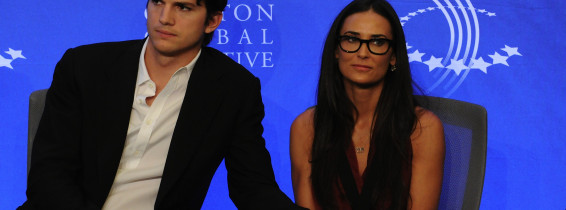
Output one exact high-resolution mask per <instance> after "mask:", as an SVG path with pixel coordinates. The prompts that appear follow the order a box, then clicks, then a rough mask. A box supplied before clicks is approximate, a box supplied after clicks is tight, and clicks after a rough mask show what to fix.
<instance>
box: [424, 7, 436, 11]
mask: <svg viewBox="0 0 566 210" xmlns="http://www.w3.org/2000/svg"><path fill="white" fill-rule="evenodd" d="M426 9H428V11H432V10H434V7H428V8H426Z"/></svg>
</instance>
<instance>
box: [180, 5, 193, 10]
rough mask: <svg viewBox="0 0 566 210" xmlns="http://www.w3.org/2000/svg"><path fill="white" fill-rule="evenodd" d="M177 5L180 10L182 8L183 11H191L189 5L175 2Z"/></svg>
mask: <svg viewBox="0 0 566 210" xmlns="http://www.w3.org/2000/svg"><path fill="white" fill-rule="evenodd" d="M177 7H178V8H179V9H180V10H183V11H191V10H192V8H191V7H188V6H186V5H184V4H177Z"/></svg>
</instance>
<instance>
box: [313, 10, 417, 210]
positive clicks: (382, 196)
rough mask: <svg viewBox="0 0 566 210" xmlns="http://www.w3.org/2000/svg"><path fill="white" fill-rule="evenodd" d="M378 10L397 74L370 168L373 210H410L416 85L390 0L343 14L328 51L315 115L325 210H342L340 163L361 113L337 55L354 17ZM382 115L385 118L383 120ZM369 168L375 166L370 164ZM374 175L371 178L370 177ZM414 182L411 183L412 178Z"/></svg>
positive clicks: (317, 191)
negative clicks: (384, 21)
mask: <svg viewBox="0 0 566 210" xmlns="http://www.w3.org/2000/svg"><path fill="white" fill-rule="evenodd" d="M368 10H372V11H374V12H375V13H377V14H379V15H381V16H383V17H385V18H386V19H387V20H388V22H389V23H390V25H391V30H392V34H393V42H392V50H393V53H394V54H393V56H396V67H397V69H396V70H395V71H394V72H391V71H388V72H387V73H386V75H385V78H384V80H383V83H384V84H383V89H382V93H381V95H380V97H379V102H378V104H377V106H376V109H375V112H374V122H373V123H372V124H373V126H372V131H371V132H372V133H371V141H370V142H371V143H370V144H372V145H371V147H372V148H374V152H373V154H374V155H373V157H370V158H371V160H372V161H371V165H368V166H367V169H366V178H365V180H364V185H368V186H364V188H368V189H370V190H369V192H371V193H370V194H369V195H370V196H369V202H370V205H371V206H373V208H380V209H381V208H385V207H386V208H387V209H406V208H407V201H408V199H410V196H409V187H410V186H409V185H410V183H408V182H407V181H406V178H407V176H406V173H407V170H408V173H409V176H410V167H411V158H412V153H411V151H412V149H411V139H410V136H411V133H412V132H413V130H414V127H415V124H416V122H417V117H416V114H415V107H416V106H417V104H416V103H417V102H416V101H415V99H414V96H413V92H414V88H413V80H412V78H411V71H410V68H409V59H408V56H407V48H406V45H405V35H404V33H403V28H402V26H401V23H400V22H399V17H398V16H397V14H396V12H395V10H394V9H393V7H392V6H391V5H390V4H389V3H388V2H387V1H385V0H354V1H353V2H351V3H350V4H348V5H347V6H346V7H345V8H344V9H343V10H342V11H341V12H340V14H338V16H337V17H336V19H335V20H334V23H333V24H332V27H331V28H330V31H329V32H328V36H327V38H326V42H325V45H324V50H323V54H322V64H321V70H320V78H319V83H318V90H317V104H316V107H315V112H314V129H315V135H314V141H313V146H312V172H311V179H312V186H313V191H314V196H315V199H316V201H317V203H318V204H319V205H320V206H321V207H322V208H323V209H336V208H337V204H336V199H335V191H336V189H339V188H337V183H339V182H340V181H339V178H340V175H339V174H340V173H339V169H338V168H337V167H336V163H338V162H339V161H340V159H339V158H340V157H344V156H341V155H336V154H341V153H344V152H345V149H346V148H348V146H349V145H350V144H351V139H352V132H353V129H354V124H355V120H354V119H356V116H355V115H357V113H358V112H357V110H356V107H355V106H354V104H353V103H352V101H351V100H350V99H349V98H348V96H347V94H346V91H345V88H344V82H343V75H342V74H341V73H340V70H339V67H338V61H337V59H336V58H335V52H336V50H337V46H338V41H337V40H338V36H339V35H340V34H339V32H340V29H341V28H342V25H343V23H344V20H345V19H346V18H347V17H349V16H350V15H352V14H355V13H359V12H365V11H368ZM378 113H379V115H378ZM368 163H369V162H368ZM369 172H371V173H369ZM409 180H410V177H409Z"/></svg>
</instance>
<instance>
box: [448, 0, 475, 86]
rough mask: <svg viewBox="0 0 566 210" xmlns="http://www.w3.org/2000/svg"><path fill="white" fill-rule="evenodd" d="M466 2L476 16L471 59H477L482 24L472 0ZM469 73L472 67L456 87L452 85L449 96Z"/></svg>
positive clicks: (466, 71) (465, 72) (473, 15)
mask: <svg viewBox="0 0 566 210" xmlns="http://www.w3.org/2000/svg"><path fill="white" fill-rule="evenodd" d="M466 3H467V4H468V7H469V8H470V11H472V17H473V18H474V26H475V32H476V34H475V43H474V50H473V52H472V59H470V60H473V59H476V56H477V53H478V48H479V44H480V24H479V20H478V15H477V13H476V10H475V7H474V5H472V2H470V0H466ZM471 65H472V63H471V62H470V64H469V65H468V67H470V66H471ZM468 73H470V69H466V70H465V71H464V74H463V75H462V77H460V80H459V81H458V82H457V83H456V85H454V87H452V89H451V90H450V91H449V92H448V93H447V94H446V95H448V96H449V95H452V93H454V91H456V89H457V88H458V87H460V85H461V84H462V82H464V79H466V77H467V76H468Z"/></svg>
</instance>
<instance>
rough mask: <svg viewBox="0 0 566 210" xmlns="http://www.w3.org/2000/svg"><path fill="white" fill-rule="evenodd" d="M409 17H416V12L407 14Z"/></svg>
mask: <svg viewBox="0 0 566 210" xmlns="http://www.w3.org/2000/svg"><path fill="white" fill-rule="evenodd" d="M409 16H417V13H416V12H411V13H409Z"/></svg>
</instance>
